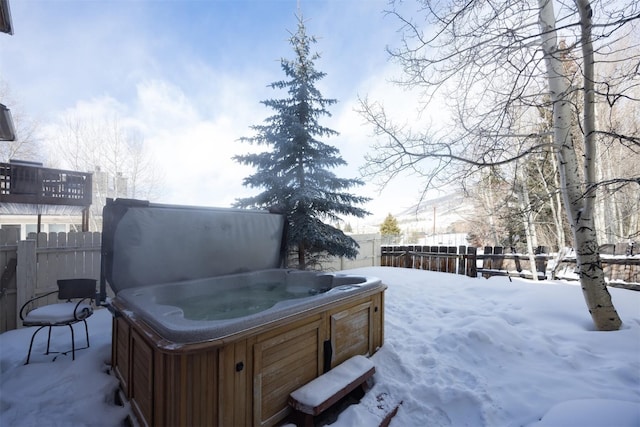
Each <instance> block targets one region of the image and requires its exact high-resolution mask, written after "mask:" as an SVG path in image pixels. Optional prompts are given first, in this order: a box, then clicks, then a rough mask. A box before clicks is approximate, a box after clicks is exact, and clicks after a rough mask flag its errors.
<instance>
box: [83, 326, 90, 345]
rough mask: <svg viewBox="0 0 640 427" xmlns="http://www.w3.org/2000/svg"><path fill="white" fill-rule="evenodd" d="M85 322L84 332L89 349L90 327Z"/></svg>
mask: <svg viewBox="0 0 640 427" xmlns="http://www.w3.org/2000/svg"><path fill="white" fill-rule="evenodd" d="M83 322H84V332H85V334H86V335H87V348H89V326H87V321H86V320H83Z"/></svg>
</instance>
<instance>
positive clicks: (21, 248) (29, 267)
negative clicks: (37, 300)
mask: <svg viewBox="0 0 640 427" xmlns="http://www.w3.org/2000/svg"><path fill="white" fill-rule="evenodd" d="M17 257H18V264H17V266H16V326H17V327H18V328H21V327H22V321H21V320H20V308H21V307H22V305H23V304H24V303H25V302H27V301H28V300H29V299H30V298H32V297H33V296H34V295H33V293H34V291H35V287H36V241H35V240H21V241H19V242H18V253H17Z"/></svg>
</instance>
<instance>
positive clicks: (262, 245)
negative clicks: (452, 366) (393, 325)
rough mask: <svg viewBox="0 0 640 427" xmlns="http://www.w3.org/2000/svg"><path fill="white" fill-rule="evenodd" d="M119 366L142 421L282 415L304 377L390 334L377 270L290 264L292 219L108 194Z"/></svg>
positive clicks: (106, 236)
mask: <svg viewBox="0 0 640 427" xmlns="http://www.w3.org/2000/svg"><path fill="white" fill-rule="evenodd" d="M103 215H104V226H103V268H102V271H103V273H102V280H101V285H102V288H103V289H102V295H103V296H104V295H105V291H106V286H107V285H108V286H110V287H111V288H112V290H113V292H114V293H115V297H114V298H113V299H112V300H110V301H107V305H108V306H109V307H110V308H111V310H112V312H113V313H114V321H113V342H112V367H113V372H114V373H115V374H116V375H117V376H118V378H119V379H120V383H121V388H122V390H123V394H124V395H125V397H126V398H127V399H128V400H129V401H130V402H131V405H132V408H133V409H134V413H135V415H136V417H137V419H138V421H139V422H140V423H141V424H142V425H275V424H277V423H279V422H281V421H282V420H283V419H285V418H286V416H287V415H288V413H289V408H288V407H287V397H288V395H289V393H290V392H291V391H293V390H295V389H297V388H298V387H300V386H302V385H303V384H306V383H307V382H309V381H311V380H313V379H314V378H316V377H317V376H319V375H321V374H322V373H324V372H326V371H327V370H329V369H331V368H332V367H333V366H336V365H337V364H339V363H341V362H343V361H344V360H346V359H348V358H350V357H352V356H354V355H356V354H364V355H370V354H373V353H374V352H375V351H376V350H377V349H378V348H379V347H380V346H382V343H383V339H384V331H383V324H384V290H385V289H386V286H385V285H384V284H382V283H381V282H380V280H379V279H376V278H371V277H363V276H357V275H345V274H332V273H318V272H309V271H298V270H291V269H286V268H281V267H282V263H283V257H284V254H285V253H286V251H285V248H284V247H283V245H282V242H283V240H284V239H283V235H284V233H285V232H286V230H285V227H284V218H283V217H282V216H281V215H278V214H272V213H268V212H262V211H248V210H232V209H209V208H192V207H181V206H166V205H154V204H149V203H146V202H140V201H131V200H116V201H109V202H108V203H107V206H106V207H105V210H104V213H103Z"/></svg>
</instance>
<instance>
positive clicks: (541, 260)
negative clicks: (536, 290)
mask: <svg viewBox="0 0 640 427" xmlns="http://www.w3.org/2000/svg"><path fill="white" fill-rule="evenodd" d="M548 252H549V248H547V247H546V246H538V247H537V248H536V250H535V255H536V268H535V270H536V271H535V272H531V273H532V274H535V275H537V276H538V277H539V275H538V272H542V279H543V280H544V279H546V278H547V253H548Z"/></svg>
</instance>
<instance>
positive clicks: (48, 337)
mask: <svg viewBox="0 0 640 427" xmlns="http://www.w3.org/2000/svg"><path fill="white" fill-rule="evenodd" d="M49 344H51V326H49V335H48V336H47V352H46V353H45V354H49Z"/></svg>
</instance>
